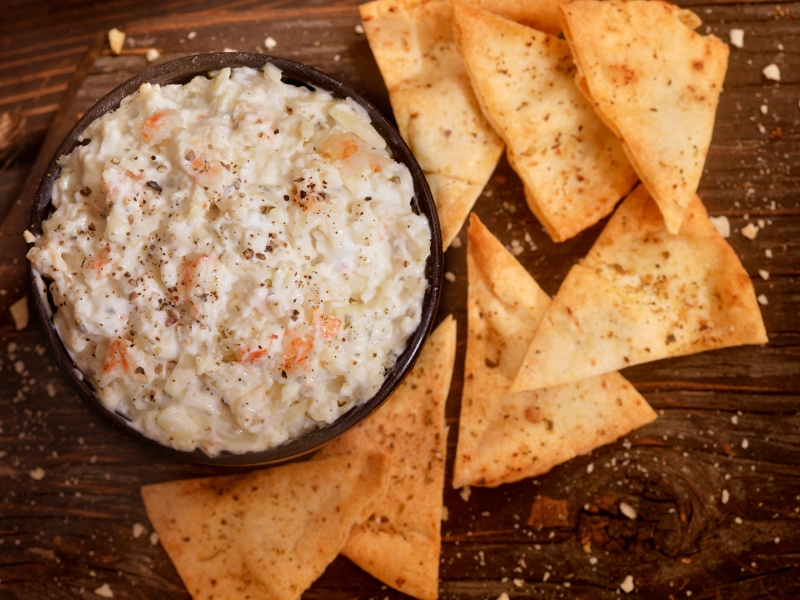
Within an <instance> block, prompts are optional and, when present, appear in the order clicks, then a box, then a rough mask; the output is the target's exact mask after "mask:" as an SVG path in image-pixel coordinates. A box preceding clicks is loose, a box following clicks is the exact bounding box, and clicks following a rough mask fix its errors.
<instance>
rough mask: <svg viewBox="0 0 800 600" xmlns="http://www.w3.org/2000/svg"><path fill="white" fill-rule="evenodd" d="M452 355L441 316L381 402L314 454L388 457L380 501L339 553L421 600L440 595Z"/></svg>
mask: <svg viewBox="0 0 800 600" xmlns="http://www.w3.org/2000/svg"><path fill="white" fill-rule="evenodd" d="M455 351H456V322H455V320H454V319H453V317H452V316H448V317H447V318H446V319H445V320H444V321H442V323H441V324H440V325H439V326H438V327H437V328H436V330H435V331H434V332H433V333H432V334H431V336H430V337H429V338H428V341H427V342H426V344H425V347H424V348H423V350H422V354H421V355H420V357H419V360H417V364H416V365H414V368H413V370H412V371H411V373H409V375H408V377H406V379H405V381H404V382H403V384H402V385H401V386H400V387H399V388H398V390H397V391H396V392H395V393H394V394H393V395H392V397H391V398H389V400H387V402H386V404H384V405H383V406H382V407H381V408H380V409H379V410H378V411H377V412H376V413H375V414H373V415H372V416H371V417H370V418H369V419H368V420H366V421H364V422H363V423H361V424H360V425H359V426H358V427H356V428H354V429H352V430H350V431H348V432H347V433H346V434H344V435H343V436H341V437H340V438H338V439H336V440H334V441H333V442H331V443H330V444H328V445H327V446H325V448H323V449H322V451H321V452H320V453H319V454H318V455H317V456H320V457H326V456H331V455H340V454H344V455H349V454H350V453H353V452H365V451H376V452H386V453H388V454H391V455H393V456H394V459H395V460H394V461H393V462H392V466H391V469H390V481H391V483H390V485H389V490H388V491H387V493H386V496H385V497H384V499H383V500H382V501H381V503H380V504H379V505H378V507H377V508H376V509H375V512H374V514H373V515H372V517H371V518H370V519H369V520H367V521H365V522H364V523H362V524H361V525H357V526H356V527H354V528H353V531H352V533H351V534H350V539H349V540H348V541H347V545H346V546H345V548H344V550H343V552H342V553H343V554H344V555H345V556H346V557H347V558H349V559H350V560H352V561H353V562H354V563H356V564H357V565H358V566H360V567H361V568H362V569H364V570H365V571H367V572H368V573H370V574H371V575H373V576H374V577H376V578H378V579H380V580H381V581H383V582H384V583H386V584H387V585H390V586H392V587H393V588H395V589H397V590H400V591H401V592H404V593H406V594H408V595H410V596H414V597H415V598H421V599H423V600H433V599H435V598H436V597H437V596H438V590H439V554H440V551H441V533H440V527H441V520H442V506H443V501H442V491H443V489H444V460H445V455H446V452H447V430H446V427H445V421H444V407H445V402H446V401H447V394H448V392H449V390H450V380H451V378H452V375H453V364H454V361H455Z"/></svg>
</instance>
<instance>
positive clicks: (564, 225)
mask: <svg viewBox="0 0 800 600" xmlns="http://www.w3.org/2000/svg"><path fill="white" fill-rule="evenodd" d="M453 8H454V14H455V24H456V40H457V42H458V49H459V52H460V53H461V56H462V58H463V59H464V64H465V65H466V68H467V72H468V73H469V76H470V79H471V81H472V86H473V89H474V90H475V94H476V96H477V98H478V100H479V101H480V103H481V108H482V109H483V112H484V114H485V115H486V118H487V119H488V120H489V122H490V123H492V125H493V126H494V128H495V129H496V130H497V132H498V133H499V134H500V136H501V137H502V138H503V140H504V141H505V142H506V144H507V147H508V160H509V162H510V163H511V165H512V166H513V167H514V170H515V171H516V172H517V173H518V174H519V176H520V178H521V179H522V181H523V183H524V184H525V190H526V193H525V196H526V199H527V201H528V204H529V206H530V207H531V210H532V211H533V213H534V214H535V215H536V217H537V218H538V219H539V221H540V222H541V223H542V225H544V227H545V229H547V232H548V233H549V234H550V237H552V238H553V239H554V240H555V241H563V240H566V239H568V238H571V237H573V236H574V235H576V234H578V233H579V232H581V231H583V230H584V229H586V228H587V227H590V226H591V225H594V224H595V223H597V222H598V221H599V220H600V219H602V218H603V217H605V216H606V215H608V214H609V213H610V212H611V211H612V210H614V205H615V204H616V203H617V202H618V201H619V200H620V199H621V198H622V197H623V196H624V195H625V194H627V193H628V192H629V191H630V190H631V188H632V187H633V185H634V184H635V183H636V180H637V177H636V172H635V171H634V170H633V167H632V166H631V165H630V163H629V162H628V159H627V158H626V157H625V152H624V151H623V149H622V145H621V144H620V142H619V140H618V139H617V138H616V137H615V136H614V134H613V133H612V132H611V131H610V130H609V129H608V127H606V126H605V125H604V124H603V122H602V121H601V120H600V118H599V117H598V116H597V115H596V114H595V111H594V109H593V108H592V105H591V103H590V102H589V101H588V100H587V99H586V97H585V96H584V95H583V94H582V93H581V92H580V90H579V89H578V88H577V86H576V85H575V79H574V74H575V66H574V65H573V63H572V57H571V56H570V52H569V46H568V45H567V43H566V42H565V41H563V40H560V39H558V38H556V37H553V36H550V35H547V34H546V33H542V32H540V31H536V30H534V29H531V28H530V27H525V26H524V25H519V24H517V23H513V22H511V21H508V20H506V19H503V18H501V17H497V16H495V15H493V14H490V13H488V12H486V11H484V10H481V9H479V8H476V7H474V6H471V5H470V4H467V3H465V2H460V1H458V0H455V1H454V2H453Z"/></svg>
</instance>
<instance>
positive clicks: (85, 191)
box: [81, 185, 92, 198]
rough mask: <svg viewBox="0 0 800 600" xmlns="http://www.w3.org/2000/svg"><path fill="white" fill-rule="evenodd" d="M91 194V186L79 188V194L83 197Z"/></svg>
mask: <svg viewBox="0 0 800 600" xmlns="http://www.w3.org/2000/svg"><path fill="white" fill-rule="evenodd" d="M91 195H92V188H90V187H89V186H88V185H87V186H86V187H85V188H83V189H82V190H81V196H83V197H84V198H85V197H86V196H91Z"/></svg>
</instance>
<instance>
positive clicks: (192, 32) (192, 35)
mask: <svg viewBox="0 0 800 600" xmlns="http://www.w3.org/2000/svg"><path fill="white" fill-rule="evenodd" d="M186 37H187V38H188V39H190V40H193V39H194V38H196V37H197V32H196V31H190V32H189V35H187V36H186Z"/></svg>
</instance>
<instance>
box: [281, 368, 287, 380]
mask: <svg viewBox="0 0 800 600" xmlns="http://www.w3.org/2000/svg"><path fill="white" fill-rule="evenodd" d="M281 375H283V378H284V379H288V377H287V376H286V371H285V370H284V371H281Z"/></svg>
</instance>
